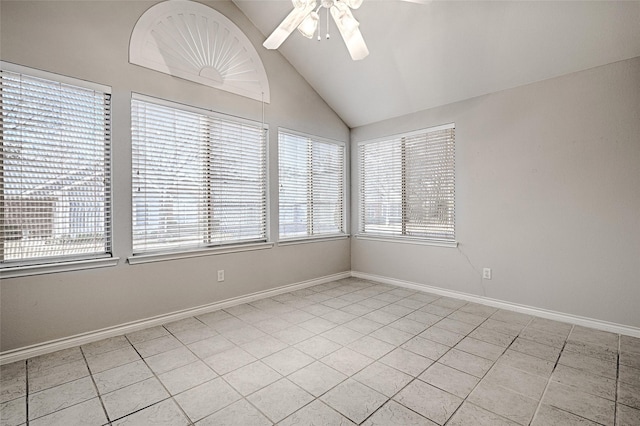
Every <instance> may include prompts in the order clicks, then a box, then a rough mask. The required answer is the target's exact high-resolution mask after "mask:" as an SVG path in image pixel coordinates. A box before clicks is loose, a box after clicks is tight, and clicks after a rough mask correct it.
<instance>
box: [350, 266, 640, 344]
mask: <svg viewBox="0 0 640 426" xmlns="http://www.w3.org/2000/svg"><path fill="white" fill-rule="evenodd" d="M351 276H352V277H354V278H361V279H365V280H370V281H377V282H379V283H382V284H389V285H394V286H398V287H404V288H410V289H412V290H417V291H422V292H427V293H433V294H437V295H439V296H447V297H453V298H456V299H462V300H466V301H469V302H475V303H480V304H482V305H487V306H492V307H494V308H500V309H505V310H508V311H514V312H520V313H523V314H528V315H535V316H537V317H542V318H547V319H551V320H555V321H562V322H567V323H570V324H575V325H581V326H584V327H590V328H595V329H597V330H603V331H610V332H613V333H618V334H624V335H627V336H632V337H640V328H637V327H632V326H628V325H623V324H616V323H613V322H607V321H601V320H597V319H593V318H587V317H582V316H579V315H571V314H565V313H562V312H557V311H550V310H547V309H541V308H535V307H533V306H526V305H520V304H517V303H511V302H505V301H502V300H497V299H492V298H490V297H483V296H476V295H473V294H468V293H463V292H458V291H453V290H445V289H443V288H438V287H433V286H430V285H426V284H418V283H414V282H410V281H403V280H398V279H395V278H389V277H383V276H379V275H373V274H367V273H364V272H358V271H351Z"/></svg>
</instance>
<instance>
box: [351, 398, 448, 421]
mask: <svg viewBox="0 0 640 426" xmlns="http://www.w3.org/2000/svg"><path fill="white" fill-rule="evenodd" d="M390 425H411V426H436V425H437V423H434V422H432V421H431V420H429V419H427V418H426V417H423V416H421V415H420V414H418V413H415V412H413V411H411V410H409V409H408V408H406V407H404V406H403V405H400V404H398V403H397V402H395V401H389V402H387V403H386V404H384V405H383V406H382V407H381V408H379V409H378V411H376V412H375V413H374V414H373V415H372V416H371V417H369V418H368V419H367V421H366V422H364V423H363V426H390Z"/></svg>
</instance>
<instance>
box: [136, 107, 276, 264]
mask: <svg viewBox="0 0 640 426" xmlns="http://www.w3.org/2000/svg"><path fill="white" fill-rule="evenodd" d="M131 114H132V143H133V153H132V160H133V215H132V216H133V251H134V254H141V253H148V252H154V251H178V250H183V249H191V248H198V247H208V246H216V245H222V244H230V243H241V242H249V241H266V216H267V215H266V132H265V131H264V129H263V128H262V126H261V125H259V124H257V123H249V122H247V121H244V120H240V119H237V120H236V119H232V118H221V117H219V116H217V115H215V114H212V113H208V112H207V111H204V110H195V109H186V108H182V107H179V106H172V105H169V103H168V102H161V103H154V102H151V101H148V100H143V99H137V98H134V99H132V103H131Z"/></svg>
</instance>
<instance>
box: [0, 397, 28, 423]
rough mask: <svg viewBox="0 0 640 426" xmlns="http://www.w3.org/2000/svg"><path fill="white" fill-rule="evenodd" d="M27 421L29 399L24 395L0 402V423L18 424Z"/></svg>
mask: <svg viewBox="0 0 640 426" xmlns="http://www.w3.org/2000/svg"><path fill="white" fill-rule="evenodd" d="M26 423H27V401H26V397H24V396H22V397H19V398H16V399H12V400H11V401H7V402H3V403H1V404H0V424H1V425H2V426H18V425H22V424H26Z"/></svg>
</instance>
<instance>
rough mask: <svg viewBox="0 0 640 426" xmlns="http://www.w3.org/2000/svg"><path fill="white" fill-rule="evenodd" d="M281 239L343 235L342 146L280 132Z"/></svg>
mask: <svg viewBox="0 0 640 426" xmlns="http://www.w3.org/2000/svg"><path fill="white" fill-rule="evenodd" d="M278 161H279V181H280V203H279V205H280V209H279V211H280V221H279V228H280V238H281V239H287V238H305V237H314V236H328V235H339V234H344V231H345V229H344V191H345V188H344V186H345V180H344V178H345V175H344V174H345V147H344V145H343V144H340V143H337V142H330V141H324V140H319V139H317V138H313V137H309V136H303V135H298V134H293V133H288V132H283V131H280V133H279V138H278Z"/></svg>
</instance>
